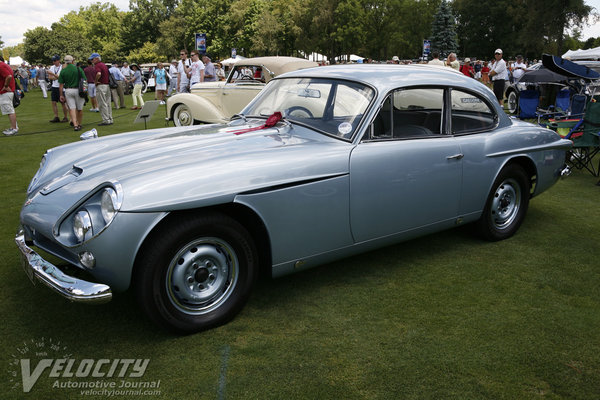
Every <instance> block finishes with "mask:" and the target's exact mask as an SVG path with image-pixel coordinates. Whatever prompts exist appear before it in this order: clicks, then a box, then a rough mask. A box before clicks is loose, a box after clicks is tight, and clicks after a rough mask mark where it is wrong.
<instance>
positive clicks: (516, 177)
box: [476, 165, 530, 241]
mask: <svg viewBox="0 0 600 400" xmlns="http://www.w3.org/2000/svg"><path fill="white" fill-rule="evenodd" d="M529 189H530V185H529V179H528V178H527V175H526V174H525V171H524V170H523V168H521V167H519V166H518V165H509V166H507V167H505V168H504V169H503V170H502V171H500V174H499V175H498V177H497V178H496V181H495V182H494V185H493V186H492V191H491V192H490V194H489V196H488V199H487V202H486V204H485V208H484V210H483V215H482V216H481V218H480V219H479V220H478V221H477V223H476V226H477V228H478V231H479V233H480V234H481V236H483V237H484V238H485V239H487V240H491V241H497V240H504V239H508V238H509V237H511V236H512V235H514V234H515V232H516V231H517V229H519V226H520V225H521V223H522V222H523V220H524V219H525V214H526V213H527V208H528V206H529Z"/></svg>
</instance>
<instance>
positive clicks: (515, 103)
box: [506, 90, 519, 114]
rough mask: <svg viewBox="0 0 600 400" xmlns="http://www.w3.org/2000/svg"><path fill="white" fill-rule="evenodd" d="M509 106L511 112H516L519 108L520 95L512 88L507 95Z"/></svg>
mask: <svg viewBox="0 0 600 400" xmlns="http://www.w3.org/2000/svg"><path fill="white" fill-rule="evenodd" d="M506 103H507V105H506V106H507V108H508V112H509V113H511V114H516V113H517V112H518V109H519V95H518V94H517V92H515V91H514V90H511V91H510V92H509V93H508V96H507V102H506Z"/></svg>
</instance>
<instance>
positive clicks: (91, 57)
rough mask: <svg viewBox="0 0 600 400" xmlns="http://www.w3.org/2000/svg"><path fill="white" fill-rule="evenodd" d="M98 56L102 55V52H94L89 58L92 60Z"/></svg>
mask: <svg viewBox="0 0 600 400" xmlns="http://www.w3.org/2000/svg"><path fill="white" fill-rule="evenodd" d="M96 57H100V54H98V53H92V55H91V56H90V57H89V58H88V60H92V59H94V58H96Z"/></svg>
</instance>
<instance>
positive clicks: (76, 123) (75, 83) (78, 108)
mask: <svg viewBox="0 0 600 400" xmlns="http://www.w3.org/2000/svg"><path fill="white" fill-rule="evenodd" d="M80 78H85V73H84V72H83V70H82V69H81V68H79V67H76V66H75V65H73V56H65V67H64V68H63V69H62V71H60V75H59V76H58V83H59V92H60V93H61V95H60V101H61V102H66V103H67V105H68V106H69V113H70V114H71V122H73V129H74V130H75V131H80V130H81V121H82V119H83V105H84V104H85V99H84V98H83V97H81V96H79V79H80ZM63 89H64V93H63Z"/></svg>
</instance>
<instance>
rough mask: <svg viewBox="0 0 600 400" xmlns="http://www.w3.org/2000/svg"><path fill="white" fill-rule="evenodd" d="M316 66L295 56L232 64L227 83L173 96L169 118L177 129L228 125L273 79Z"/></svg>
mask: <svg viewBox="0 0 600 400" xmlns="http://www.w3.org/2000/svg"><path fill="white" fill-rule="evenodd" d="M317 65H318V64H317V63H316V62H313V61H308V60H305V59H303V58H296V57H256V58H245V59H241V60H239V61H237V62H236V63H235V64H233V66H232V68H231V70H230V73H229V75H228V77H227V79H226V80H225V81H220V82H203V83H197V84H195V85H194V86H193V87H192V88H191V93H180V94H177V95H175V96H172V97H170V98H169V99H168V100H167V115H168V116H169V119H171V120H173V122H174V123H175V125H176V126H189V125H193V124H198V123H215V122H225V121H227V120H229V118H231V116H232V115H234V114H237V113H239V112H240V111H241V110H242V108H244V107H245V106H246V105H247V104H248V103H249V102H250V101H251V100H252V99H253V98H254V97H255V96H256V95H257V94H258V92H260V91H261V90H262V89H263V87H264V86H265V84H266V83H268V82H269V81H270V80H271V79H273V78H274V77H276V76H278V75H280V74H282V73H284V72H289V71H294V70H297V69H302V68H309V67H315V66H317Z"/></svg>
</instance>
